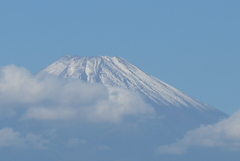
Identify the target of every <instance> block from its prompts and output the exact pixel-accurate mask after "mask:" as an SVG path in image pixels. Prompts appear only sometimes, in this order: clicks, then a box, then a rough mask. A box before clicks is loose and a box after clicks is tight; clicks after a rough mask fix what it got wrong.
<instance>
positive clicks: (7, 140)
mask: <svg viewBox="0 0 240 161" xmlns="http://www.w3.org/2000/svg"><path fill="white" fill-rule="evenodd" d="M47 143H48V141H47V140H44V139H43V138H42V137H41V136H40V135H35V134H32V133H29V134H27V135H25V136H22V134H21V133H20V132H16V131H14V130H13V129H12V128H8V127H6V128H3V129H1V130H0V148H3V147H15V148H28V147H29V148H37V149H45V148H46V147H45V145H46V144H47Z"/></svg>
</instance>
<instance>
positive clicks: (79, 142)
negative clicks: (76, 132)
mask: <svg viewBox="0 0 240 161" xmlns="http://www.w3.org/2000/svg"><path fill="white" fill-rule="evenodd" d="M86 144H87V140H85V139H81V140H80V139H78V138H70V139H68V142H67V146H68V147H70V148H71V147H77V146H79V145H86Z"/></svg>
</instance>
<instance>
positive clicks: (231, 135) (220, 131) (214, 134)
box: [157, 110, 240, 154]
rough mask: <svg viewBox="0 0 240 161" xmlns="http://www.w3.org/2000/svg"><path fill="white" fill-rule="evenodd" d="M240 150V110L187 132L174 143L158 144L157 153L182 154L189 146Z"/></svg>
mask: <svg viewBox="0 0 240 161" xmlns="http://www.w3.org/2000/svg"><path fill="white" fill-rule="evenodd" d="M196 146H198V147H209V148H224V149H226V150H240V110H239V111H237V112H236V113H235V114H234V115H232V116H231V117H229V118H227V119H224V120H222V121H220V122H218V123H216V124H213V125H207V126H201V127H200V128H198V129H195V130H191V131H189V132H187V133H186V134H185V135H184V137H183V139H181V140H179V141H177V142H176V143H174V144H170V145H164V146H160V147H159V148H158V150H157V152H158V153H159V154H184V153H186V152H187V149H188V148H190V147H196Z"/></svg>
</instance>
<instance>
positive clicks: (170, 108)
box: [41, 55, 227, 126]
mask: <svg viewBox="0 0 240 161" xmlns="http://www.w3.org/2000/svg"><path fill="white" fill-rule="evenodd" d="M41 72H47V73H50V74H53V75H56V76H58V77H60V78H69V77H70V78H76V79H81V80H83V81H86V82H89V83H91V82H97V83H102V84H108V85H111V86H118V87H121V88H124V89H128V90H132V91H135V92H137V93H139V94H140V95H141V96H142V98H143V99H144V100H145V101H146V102H147V103H149V104H150V105H152V106H153V107H154V108H155V110H156V111H157V113H158V115H160V116H164V117H169V118H171V119H175V120H177V121H176V122H178V121H179V120H181V121H183V120H185V122H184V123H188V124H191V123H193V122H195V123H196V124H194V126H196V125H200V124H205V123H206V124H208V123H213V122H216V121H218V120H219V119H220V118H222V117H227V115H226V114H225V113H223V112H221V111H219V110H217V109H215V108H213V107H211V106H209V105H207V104H204V103H201V102H200V101H197V100H195V99H193V98H192V97H190V96H188V95H186V94H184V93H183V92H181V91H179V90H177V89H176V88H174V87H172V86H170V85H168V84H167V83H164V82H162V81H160V80H159V79H157V78H155V77H153V76H150V75H148V74H146V73H145V72H143V71H142V70H140V69H139V68H137V67H136V66H134V65H132V64H131V63H129V62H128V61H126V60H124V59H123V58H120V57H116V56H115V57H108V56H95V57H79V56H74V57H71V56H69V55H65V56H63V57H61V58H60V59H58V60H57V61H55V62H53V63H52V64H50V65H49V66H48V67H46V68H45V69H43V70H42V71H41ZM176 118H177V119H176Z"/></svg>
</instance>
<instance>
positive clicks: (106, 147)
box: [98, 146, 109, 151]
mask: <svg viewBox="0 0 240 161" xmlns="http://www.w3.org/2000/svg"><path fill="white" fill-rule="evenodd" d="M98 150H100V151H106V150H109V147H108V146H100V147H99V148H98Z"/></svg>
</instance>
